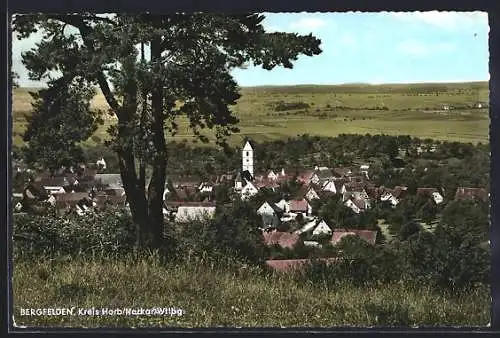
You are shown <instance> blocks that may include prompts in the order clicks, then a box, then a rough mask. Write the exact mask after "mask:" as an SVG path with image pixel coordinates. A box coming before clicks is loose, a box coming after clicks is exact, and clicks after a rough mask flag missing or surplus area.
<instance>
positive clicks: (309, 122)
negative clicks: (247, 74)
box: [13, 82, 489, 146]
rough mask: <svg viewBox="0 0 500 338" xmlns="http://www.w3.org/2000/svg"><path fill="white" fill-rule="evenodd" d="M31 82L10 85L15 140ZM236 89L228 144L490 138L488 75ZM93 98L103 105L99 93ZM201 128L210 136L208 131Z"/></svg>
mask: <svg viewBox="0 0 500 338" xmlns="http://www.w3.org/2000/svg"><path fill="white" fill-rule="evenodd" d="M29 90H30V89H27V88H17V89H15V90H14V91H13V112H14V116H13V136H14V144H16V145H20V144H21V143H22V136H21V135H22V132H23V131H24V129H25V128H26V122H25V119H24V115H25V114H29V111H30V106H31V104H30V103H31V96H30V95H29ZM241 94H242V96H241V98H240V99H239V100H238V103H237V104H236V105H235V106H234V108H233V109H234V112H235V114H236V115H237V116H238V117H239V118H240V124H239V127H240V132H239V133H236V134H234V135H232V136H231V137H230V143H231V144H233V145H235V144H240V143H241V142H242V140H243V138H244V137H245V136H249V137H251V138H253V139H254V140H256V141H258V142H263V141H268V140H275V139H283V138H288V137H294V136H296V135H299V134H310V135H318V136H332V137H334V136H336V135H338V134H388V135H411V136H415V137H420V138H432V139H436V140H450V141H458V142H471V143H478V142H482V143H486V142H488V139H489V113H488V108H487V107H486V108H485V107H481V108H477V107H475V108H474V107H473V106H474V104H476V103H478V102H482V103H483V105H484V103H487V102H488V101H489V99H488V95H489V91H488V83H487V82H472V83H453V84H407V85H403V84H401V85H363V84H359V85H356V84H352V85H335V86H334V85H311V86H288V87H284V86H275V87H273V86H270V87H246V88H242V90H241ZM92 105H93V106H94V107H96V108H100V109H102V110H107V105H106V102H105V100H104V97H103V96H102V95H100V94H99V95H97V96H96V97H95V99H94V101H93V103H92ZM446 106H449V107H451V108H450V109H447V108H448V107H446ZM453 108H455V109H453ZM178 122H179V131H178V133H177V134H176V135H175V136H169V138H170V139H171V140H175V141H181V140H183V139H187V140H193V134H192V133H191V132H190V130H189V128H188V122H187V120H186V118H183V117H181V118H180V119H179V121H178ZM111 123H114V121H113V120H111V119H110V120H106V121H105V124H104V125H103V126H101V128H100V129H99V130H98V131H97V132H96V135H94V137H92V138H91V139H89V140H88V141H87V142H86V143H87V145H88V146H92V145H94V144H96V143H99V142H100V141H101V140H103V139H105V138H106V137H107V132H106V129H107V126H108V125H109V124H111ZM205 134H206V135H208V136H209V137H210V135H211V132H210V131H206V132H205Z"/></svg>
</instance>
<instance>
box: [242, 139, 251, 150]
mask: <svg viewBox="0 0 500 338" xmlns="http://www.w3.org/2000/svg"><path fill="white" fill-rule="evenodd" d="M243 150H245V151H246V150H253V148H252V146H251V145H250V142H248V141H247V143H245V146H244V147H243Z"/></svg>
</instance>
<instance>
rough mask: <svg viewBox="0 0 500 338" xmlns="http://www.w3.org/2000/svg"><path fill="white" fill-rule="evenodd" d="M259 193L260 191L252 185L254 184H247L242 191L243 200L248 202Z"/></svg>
mask: <svg viewBox="0 0 500 338" xmlns="http://www.w3.org/2000/svg"><path fill="white" fill-rule="evenodd" d="M258 192H259V189H257V188H256V187H255V185H253V184H252V182H247V184H246V185H245V186H244V187H243V188H242V189H241V199H242V200H246V199H249V198H250V197H252V196H255V195H256V194H257V193H258Z"/></svg>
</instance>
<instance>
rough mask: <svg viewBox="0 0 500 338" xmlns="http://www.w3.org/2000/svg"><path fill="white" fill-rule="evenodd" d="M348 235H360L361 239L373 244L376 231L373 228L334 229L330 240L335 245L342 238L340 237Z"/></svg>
mask: <svg viewBox="0 0 500 338" xmlns="http://www.w3.org/2000/svg"><path fill="white" fill-rule="evenodd" d="M348 235H354V236H358V237H361V238H362V239H364V240H365V241H367V242H368V243H370V244H373V245H374V244H375V241H376V239H377V232H376V231H373V230H358V229H335V230H334V231H333V235H332V239H331V242H332V243H333V244H334V245H335V244H337V243H338V242H339V241H340V240H341V239H342V237H344V236H348Z"/></svg>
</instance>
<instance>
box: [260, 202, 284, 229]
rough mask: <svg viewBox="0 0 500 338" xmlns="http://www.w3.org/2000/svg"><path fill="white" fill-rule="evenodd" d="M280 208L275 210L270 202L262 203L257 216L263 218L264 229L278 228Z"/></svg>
mask: <svg viewBox="0 0 500 338" xmlns="http://www.w3.org/2000/svg"><path fill="white" fill-rule="evenodd" d="M276 209H278V207H275V208H273V207H272V206H271V204H269V203H268V202H264V203H262V205H261V206H260V207H259V209H257V214H258V215H260V216H261V217H262V223H263V225H264V227H277V226H278V225H279V224H280V218H279V215H278V213H277V210H276Z"/></svg>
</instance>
